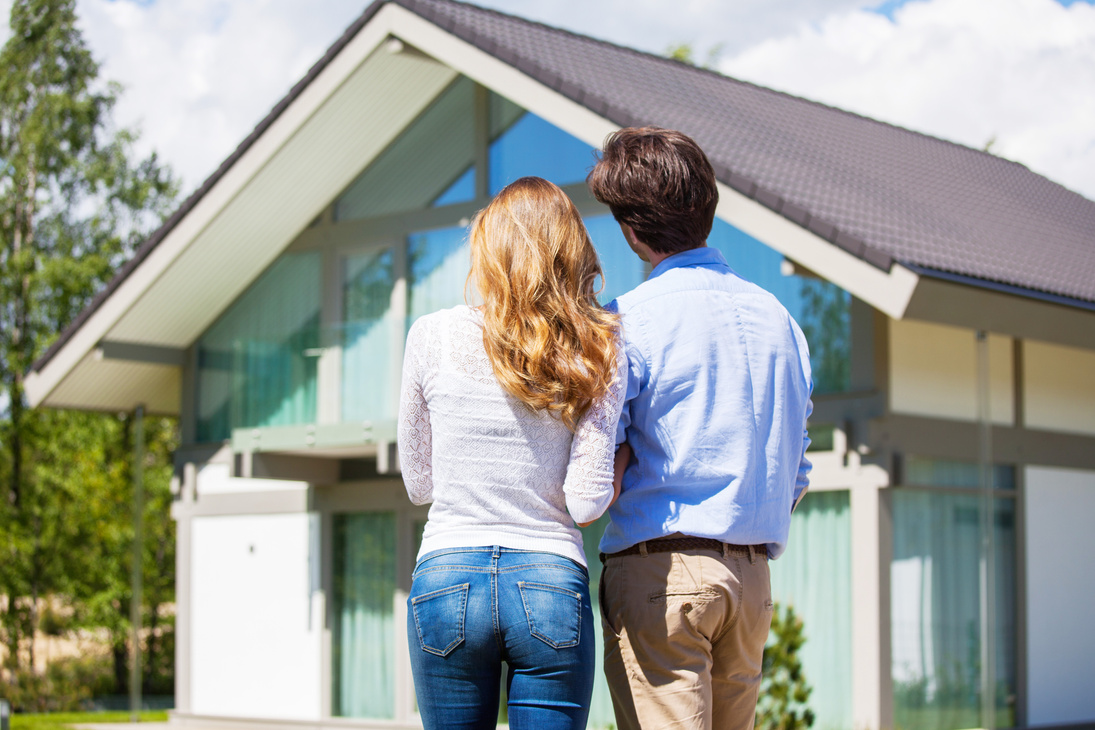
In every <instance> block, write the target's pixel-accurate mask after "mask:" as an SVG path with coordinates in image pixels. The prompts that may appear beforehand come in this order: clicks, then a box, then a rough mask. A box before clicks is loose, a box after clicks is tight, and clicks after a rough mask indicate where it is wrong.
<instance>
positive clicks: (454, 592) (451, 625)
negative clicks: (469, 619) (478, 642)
mask: <svg viewBox="0 0 1095 730" xmlns="http://www.w3.org/2000/svg"><path fill="white" fill-rule="evenodd" d="M469 585H470V584H468V583H462V584H460V585H458V586H453V587H451V588H442V589H441V590H437V591H432V592H430V593H425V594H423V595H421V596H416V597H414V598H412V599H411V607H412V609H413V611H414V625H415V628H416V629H418V643H419V644H420V645H421V646H422V650H423V651H428V652H429V653H430V654H436V655H437V656H448V655H449V654H451V653H452V651H453V649H455V648H456V647H458V646H460V644H462V643H463V642H464V612H465V610H466V609H467V606H468V586H469Z"/></svg>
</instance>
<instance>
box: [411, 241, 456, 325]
mask: <svg viewBox="0 0 1095 730" xmlns="http://www.w3.org/2000/svg"><path fill="white" fill-rule="evenodd" d="M467 235H468V229H467V228H466V227H465V226H454V227H452V228H439V229H437V230H433V231H424V232H421V233H412V234H411V235H410V236H409V237H408V239H407V274H408V275H407V328H408V329H409V328H410V326H411V324H412V323H413V322H414V321H415V320H416V319H418V318H419V317H421V316H422V315H423V314H429V313H430V312H436V311H438V310H439V309H448V308H449V307H455V306H456V305H458V304H462V303H463V302H464V283H465V282H466V281H467V278H468V270H469V269H470V268H471V253H470V250H469V248H468V246H467V244H466V243H465V241H466V239H467Z"/></svg>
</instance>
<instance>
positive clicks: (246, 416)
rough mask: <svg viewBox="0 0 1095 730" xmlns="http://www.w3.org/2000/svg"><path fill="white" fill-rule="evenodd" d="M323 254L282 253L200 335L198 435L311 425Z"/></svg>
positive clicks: (200, 437) (214, 436)
mask: <svg viewBox="0 0 1095 730" xmlns="http://www.w3.org/2000/svg"><path fill="white" fill-rule="evenodd" d="M319 282H320V257H319V255H318V254H315V253H308V254H288V255H285V256H282V257H281V258H280V259H278V260H277V261H275V262H274V264H273V265H272V266H271V267H270V268H269V269H268V270H267V271H266V272H265V273H264V274H262V276H260V277H259V278H258V279H257V280H256V281H255V283H254V284H252V285H251V287H250V288H249V289H248V290H247V291H246V292H244V294H243V295H242V296H241V297H240V298H239V299H238V300H236V302H235V303H234V304H233V305H232V306H231V307H230V308H229V309H228V310H227V311H226V312H225V313H224V314H223V315H221V317H220V319H218V320H217V322H216V323H215V324H213V326H212V327H210V328H209V329H208V330H206V332H205V334H203V335H202V336H201V338H200V339H199V340H198V373H197V379H198V383H197V385H198V404H197V405H198V408H197V411H198V418H197V421H198V423H197V427H198V434H197V436H198V440H199V441H217V440H221V439H226V438H229V437H230V436H231V432H232V429H234V428H243V427H247V428H252V427H263V426H284V425H291V424H299V423H309V422H311V421H313V420H315V411H316V357H317V355H318V347H319V344H320V343H319V312H320V301H319V291H320V286H319Z"/></svg>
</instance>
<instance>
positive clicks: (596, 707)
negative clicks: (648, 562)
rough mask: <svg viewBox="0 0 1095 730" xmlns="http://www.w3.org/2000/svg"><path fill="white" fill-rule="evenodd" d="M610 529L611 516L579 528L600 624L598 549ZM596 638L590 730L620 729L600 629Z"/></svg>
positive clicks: (590, 595)
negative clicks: (605, 666)
mask: <svg viewBox="0 0 1095 730" xmlns="http://www.w3.org/2000/svg"><path fill="white" fill-rule="evenodd" d="M606 527H608V515H604V516H602V517H601V518H600V519H599V520H597V521H596V522H594V523H593V524H592V525H589V526H588V527H580V528H578V529H580V530H581V531H582V543H583V546H584V548H585V554H586V564H587V566H588V569H589V599H590V602H591V603H592V605H593V616H594V621H596V620H597V618H596V617H598V616H600V615H601V599H600V591H599V590H598V586H599V585H600V583H601V571H602V568H603V566H602V565H601V559H600V552H599V550H598V546H599V545H600V543H601V536H603V535H604V534H605V528H606ZM593 635H594V636H595V637H596V638H597V648H596V650H595V652H594V657H595V658H596V662H597V667H596V670H595V671H594V672H593V698H592V699H591V700H590V703H589V724H588V727H589V728H591V729H593V728H596V729H597V730H600V729H601V728H613V727H616V715H615V714H614V713H613V711H612V695H610V694H609V692H608V680H606V679H605V672H604V655H605V651H604V637H603V636H602V635H601V631H600V629H599V628H598V630H597V631H595V632H593Z"/></svg>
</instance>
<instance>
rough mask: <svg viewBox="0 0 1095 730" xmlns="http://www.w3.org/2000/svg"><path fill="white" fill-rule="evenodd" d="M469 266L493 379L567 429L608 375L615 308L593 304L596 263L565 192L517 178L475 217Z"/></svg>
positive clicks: (610, 375)
mask: <svg viewBox="0 0 1095 730" xmlns="http://www.w3.org/2000/svg"><path fill="white" fill-rule="evenodd" d="M469 240H470V244H471V272H470V274H469V280H470V279H472V278H474V280H475V283H476V288H477V289H478V291H479V294H480V295H481V296H482V298H483V301H484V304H483V345H484V346H485V347H486V350H487V355H488V357H490V361H491V366H492V367H493V369H494V374H495V377H497V378H498V382H499V383H500V384H501V385H502V387H503V388H504V389H505V390H506V392H508V393H510V394H511V395H513V396H514V397H515V398H517V399H518V400H520V401H521V402H522V403H524V404H526V405H527V406H529V407H530V408H533V409H535V410H543V409H547V410H549V411H551V412H553V413H556V414H558V415H559V417H560V418H561V419H562V421H563V423H565V424H566V426H567V428H569V429H570V430H571V431H573V430H574V429H575V428H576V427H577V425H578V421H579V420H580V419H581V417H582V416H583V415H584V414H585V412H586V411H587V410H588V409H589V407H590V405H591V404H592V402H593V400H594V399H595V398H597V397H599V396H600V395H602V394H603V393H605V392H606V391H607V390H608V387H609V385H610V384H611V382H612V379H613V377H614V376H615V374H616V346H617V345H616V340H617V327H618V323H617V316H616V315H615V314H612V313H610V312H607V311H605V310H604V309H603V308H602V307H601V306H600V304H598V303H597V293H598V291H599V289H598V288H596V279H597V277H598V276H600V277H601V278H602V280H603V277H604V274H603V272H602V271H601V263H600V261H598V259H597V253H596V252H595V251H594V249H593V243H592V241H590V239H589V233H588V232H587V231H586V227H585V225H584V224H583V223H582V218H581V216H580V215H579V214H578V210H577V208H575V207H574V203H572V202H571V200H570V198H568V197H567V196H566V194H565V193H564V192H563V191H562V190H560V189H559V188H558V187H557V186H555V185H553V184H552V183H550V182H548V181H547V180H544V179H542V178H538V177H523V178H521V179H519V180H516V181H514V182H513V183H511V184H509V185H507V186H506V187H505V188H504V189H503V190H502V191H501V192H500V193H498V195H497V196H496V197H495V198H494V200H493V201H491V203H490V205H488V206H487V207H486V208H484V209H483V210H481V211H479V213H478V214H477V215H476V216H475V220H473V221H472V224H471V233H470V235H469Z"/></svg>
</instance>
